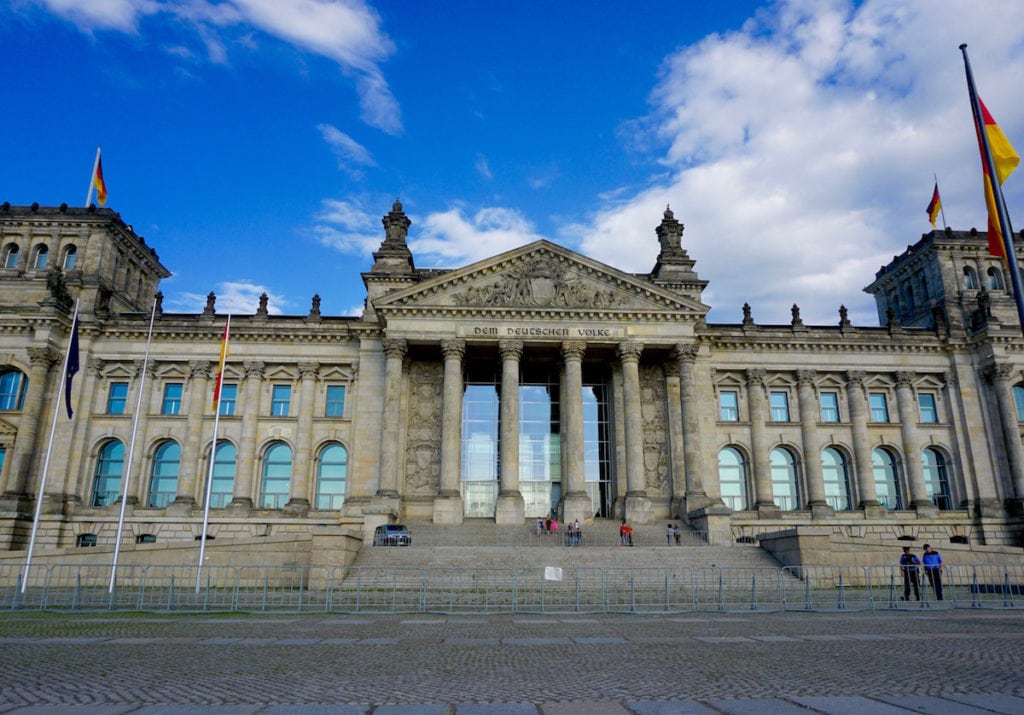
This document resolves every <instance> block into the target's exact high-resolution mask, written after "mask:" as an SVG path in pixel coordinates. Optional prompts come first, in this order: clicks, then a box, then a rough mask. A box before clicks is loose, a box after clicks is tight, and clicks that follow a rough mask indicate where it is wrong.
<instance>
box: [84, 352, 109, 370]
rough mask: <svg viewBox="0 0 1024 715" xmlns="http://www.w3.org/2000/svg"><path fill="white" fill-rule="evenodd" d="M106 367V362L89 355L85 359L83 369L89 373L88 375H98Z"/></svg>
mask: <svg viewBox="0 0 1024 715" xmlns="http://www.w3.org/2000/svg"><path fill="white" fill-rule="evenodd" d="M106 365H107V361H106V360H104V359H103V358H98V357H96V356H95V355H90V356H89V357H87V358H86V359H85V369H86V370H88V371H89V374H90V375H99V374H100V372H101V371H102V370H103V368H104V367H106Z"/></svg>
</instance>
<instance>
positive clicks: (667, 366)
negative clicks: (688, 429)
mask: <svg viewBox="0 0 1024 715" xmlns="http://www.w3.org/2000/svg"><path fill="white" fill-rule="evenodd" d="M662 368H663V369H664V370H665V414H666V415H667V418H668V439H669V448H670V455H671V457H672V513H673V514H677V515H678V514H679V513H680V512H679V509H680V508H682V507H683V506H685V502H684V501H683V500H684V499H685V497H686V465H685V463H684V458H683V408H682V406H681V405H680V404H679V399H680V398H679V363H678V362H676V361H675V360H667V361H665V362H664V363H663V364H662Z"/></svg>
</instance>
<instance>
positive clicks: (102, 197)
mask: <svg viewBox="0 0 1024 715" xmlns="http://www.w3.org/2000/svg"><path fill="white" fill-rule="evenodd" d="M92 186H93V188H94V189H96V200H97V201H99V202H100V206H103V205H104V204H105V203H107V182H105V181H104V180H103V160H102V159H101V158H100V153H99V150H97V151H96V166H95V168H93V171H92Z"/></svg>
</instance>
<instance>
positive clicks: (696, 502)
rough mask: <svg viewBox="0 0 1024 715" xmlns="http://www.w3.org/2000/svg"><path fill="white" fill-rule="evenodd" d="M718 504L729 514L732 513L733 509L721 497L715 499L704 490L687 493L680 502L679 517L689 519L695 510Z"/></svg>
mask: <svg viewBox="0 0 1024 715" xmlns="http://www.w3.org/2000/svg"><path fill="white" fill-rule="evenodd" d="M717 506H721V507H722V508H723V509H725V510H726V512H727V513H729V514H731V513H732V510H731V509H729V508H728V507H726V506H725V504H723V503H722V500H721V499H714V498H712V497H709V496H708V495H707V494H704V493H703V492H697V493H696V494H687V495H686V496H685V497H683V498H682V499H681V500H680V502H679V517H680V518H681V519H689V515H690V514H692V513H693V512H695V511H699V510H701V509H707V508H709V507H717Z"/></svg>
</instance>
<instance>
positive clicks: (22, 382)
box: [0, 368, 28, 412]
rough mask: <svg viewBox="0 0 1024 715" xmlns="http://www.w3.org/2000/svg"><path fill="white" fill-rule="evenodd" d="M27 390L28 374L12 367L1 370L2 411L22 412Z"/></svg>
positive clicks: (0, 399)
mask: <svg viewBox="0 0 1024 715" xmlns="http://www.w3.org/2000/svg"><path fill="white" fill-rule="evenodd" d="M8 385H10V387H9V388H8ZM27 391H28V376H27V375H26V374H25V373H23V372H22V371H21V370H19V369H17V368H10V369H9V370H4V371H2V372H0V412H21V411H22V409H24V407H25V393H26V392H27Z"/></svg>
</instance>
